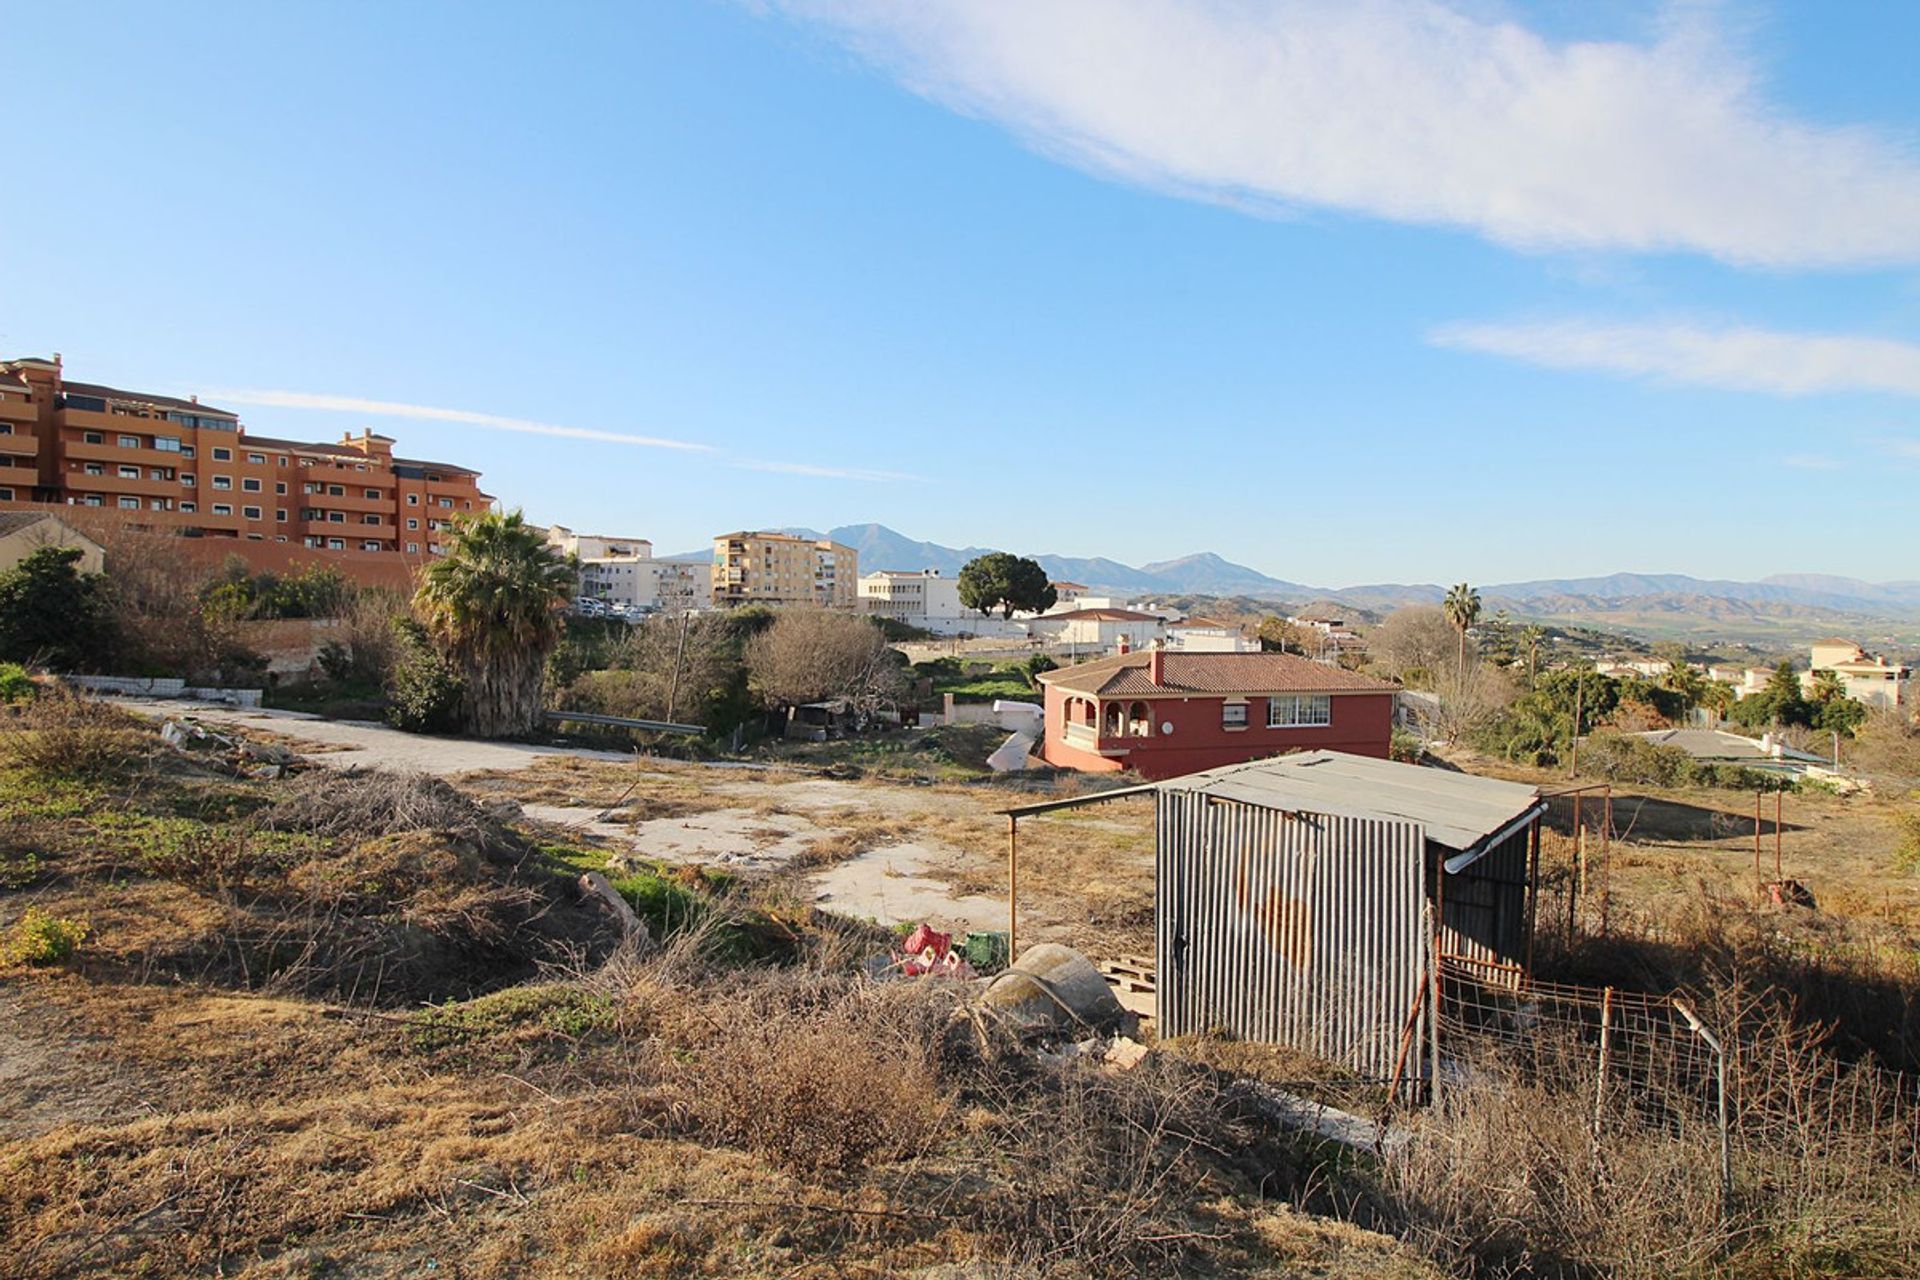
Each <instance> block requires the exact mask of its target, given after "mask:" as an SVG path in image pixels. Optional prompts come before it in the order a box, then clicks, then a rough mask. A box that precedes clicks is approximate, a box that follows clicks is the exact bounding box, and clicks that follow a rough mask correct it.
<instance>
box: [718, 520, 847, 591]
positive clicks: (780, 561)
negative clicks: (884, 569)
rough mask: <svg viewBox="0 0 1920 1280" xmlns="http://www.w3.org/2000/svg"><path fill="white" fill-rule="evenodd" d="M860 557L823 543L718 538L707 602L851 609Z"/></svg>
mask: <svg viewBox="0 0 1920 1280" xmlns="http://www.w3.org/2000/svg"><path fill="white" fill-rule="evenodd" d="M859 580H860V555H859V553H858V552H857V551H855V550H854V549H853V548H852V547H847V546H842V545H841V544H840V543H838V542H830V541H828V540H826V539H824V538H821V539H814V538H800V537H795V536H794V535H792V534H786V533H765V532H740V533H724V534H721V535H720V536H719V537H717V538H715V539H714V540H713V567H712V583H713V603H715V604H716V605H722V606H728V607H731V606H733V605H741V604H764V605H771V606H773V607H775V608H800V607H804V606H817V607H819V608H823V609H855V608H858V607H859V596H858V595H857V594H856V591H857V584H858V583H859Z"/></svg>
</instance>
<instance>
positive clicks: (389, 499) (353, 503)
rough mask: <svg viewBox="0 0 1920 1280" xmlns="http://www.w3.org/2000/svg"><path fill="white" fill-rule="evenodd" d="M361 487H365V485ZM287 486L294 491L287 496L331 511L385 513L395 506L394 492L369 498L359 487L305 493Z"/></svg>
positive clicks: (307, 504)
mask: <svg viewBox="0 0 1920 1280" xmlns="http://www.w3.org/2000/svg"><path fill="white" fill-rule="evenodd" d="M343 487H344V486H343ZM361 487H362V488H365V486H364V485H363V486H361ZM287 488H288V489H290V490H293V492H291V493H289V494H287V495H286V496H288V497H290V498H299V499H300V501H301V502H302V504H304V505H306V506H310V507H324V508H325V509H327V510H329V511H355V512H377V513H380V514H382V515H385V514H387V513H390V512H391V511H392V510H393V506H394V503H393V495H392V494H388V495H386V496H385V497H381V498H369V497H367V496H366V495H365V494H364V493H361V492H360V491H359V490H357V489H348V490H347V491H346V492H345V493H324V492H323V493H305V492H302V491H300V490H297V489H294V486H293V485H291V484H289V485H288V486H287Z"/></svg>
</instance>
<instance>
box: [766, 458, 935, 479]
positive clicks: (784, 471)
mask: <svg viewBox="0 0 1920 1280" xmlns="http://www.w3.org/2000/svg"><path fill="white" fill-rule="evenodd" d="M733 465H734V466H736V467H738V468H740V469H741V470H742V471H773V472H778V473H779V474H781V475H789V476H812V477H814V478H816V479H821V480H868V481H873V482H875V483H879V482H882V481H904V482H915V481H918V480H920V478H921V477H919V476H910V475H904V474H902V473H900V472H898V471H871V470H868V469H866V468H864V467H827V466H818V465H816V464H814V463H811V462H759V461H749V462H736V463H734V464H733Z"/></svg>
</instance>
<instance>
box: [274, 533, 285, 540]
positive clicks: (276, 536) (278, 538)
mask: <svg viewBox="0 0 1920 1280" xmlns="http://www.w3.org/2000/svg"><path fill="white" fill-rule="evenodd" d="M273 540H274V541H275V542H285V541H286V540H287V535H286V534H284V533H280V534H275V535H274V538H273Z"/></svg>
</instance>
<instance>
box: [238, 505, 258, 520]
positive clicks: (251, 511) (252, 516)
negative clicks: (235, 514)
mask: <svg viewBox="0 0 1920 1280" xmlns="http://www.w3.org/2000/svg"><path fill="white" fill-rule="evenodd" d="M240 514H241V515H243V516H245V517H246V518H247V519H249V520H258V519H259V518H260V508H258V507H242V508H240Z"/></svg>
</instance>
